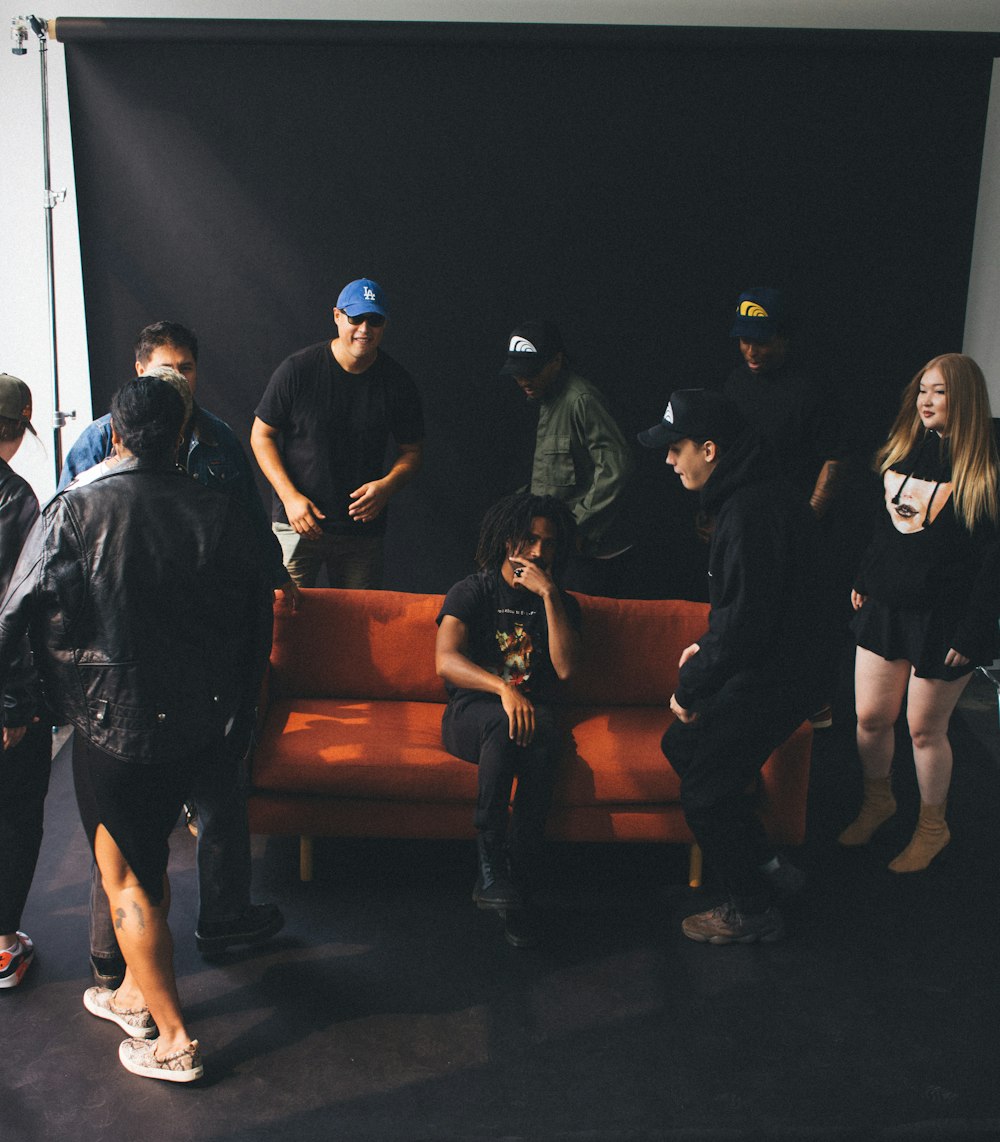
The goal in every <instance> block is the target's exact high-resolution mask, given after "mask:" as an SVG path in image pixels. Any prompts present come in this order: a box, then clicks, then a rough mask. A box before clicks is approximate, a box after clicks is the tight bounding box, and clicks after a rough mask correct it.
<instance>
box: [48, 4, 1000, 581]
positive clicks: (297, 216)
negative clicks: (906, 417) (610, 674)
mask: <svg viewBox="0 0 1000 1142" xmlns="http://www.w3.org/2000/svg"><path fill="white" fill-rule="evenodd" d="M57 36H58V38H59V39H60V40H61V41H63V42H64V43H65V44H66V58H67V71H68V78H69V93H70V111H71V121H72V132H73V146H74V161H75V166H76V179H77V194H78V201H79V216H80V230H81V248H82V254H83V273H84V293H85V299H86V312H87V329H88V337H89V343H90V361H91V376H92V386H93V393H94V405H95V412H96V413H100V412H103V411H104V410H105V409H106V407H107V403H108V398H109V396H110V394H111V393H112V391H113V390H114V389H115V388H116V387H117V385H118V384H119V383H121V382H122V381H123V380H124V379H125V378H126V377H128V376H130V375H131V372H132V360H131V346H132V342H133V340H134V337H135V334H136V332H137V331H138V330H139V329H140V328H141V327H142V326H143V325H144V324H146V323H148V322H150V321H154V320H159V319H164V318H168V319H172V320H177V321H181V322H184V323H185V324H188V325H191V326H192V327H194V328H195V329H196V330H197V332H198V333H199V336H200V338H201V342H202V352H201V360H200V368H199V372H200V382H199V392H198V397H199V400H200V401H201V402H202V403H203V404H204V405H205V406H206V407H207V408H209V409H211V410H212V411H214V412H216V413H218V414H219V415H221V416H222V417H223V418H224V419H226V420H227V421H229V423H230V424H232V425H233V427H234V428H235V430H236V431H237V433H238V434H239V436H240V437H241V439H243V440H247V438H248V434H249V427H250V423H251V420H252V417H253V411H254V408H255V406H256V403H257V401H258V399H259V396H260V394H261V392H262V390H263V388H264V385H265V384H266V382H267V379H268V377H269V376H270V374H271V371H272V370H273V369H274V367H275V366H276V365H277V364H278V362H279V361H280V360H281V359H282V358H283V357H284V356H286V355H287V354H288V353H290V352H292V351H293V350H295V349H298V348H302V347H304V346H305V345H308V344H311V343H313V342H316V341H320V340H322V339H324V338H327V337H329V336H331V334H332V331H333V326H332V318H331V312H330V311H331V308H332V306H333V303H334V301H335V300H336V297H337V293H338V292H339V289H340V287H341V286H342V285H343V284H344V283H345V282H347V281H349V280H351V279H352V278H356V277H361V276H370V277H373V278H375V279H376V280H378V281H379V282H380V283H381V284H382V285H383V286H384V288H385V289H386V290H387V292H388V294H389V298H390V302H391V306H392V320H391V323H390V328H389V330H388V331H387V334H386V339H385V341H384V342H383V344H384V346H385V348H386V349H387V350H388V351H389V352H390V353H391V354H392V355H393V356H395V357H396V358H397V359H398V360H400V361H401V362H402V363H403V364H404V365H405V366H406V367H407V368H408V369H409V370H410V371H411V372H412V373H413V374H414V376H415V377H416V378H417V381H418V384H419V385H420V388H421V390H422V393H423V396H424V401H425V408H426V414H427V425H428V439H427V443H426V457H425V466H424V471H423V473H422V474H421V476H420V477H419V479H418V481H417V482H416V483H415V484H413V485H412V486H411V487H410V488H408V489H407V490H406V491H405V492H403V493H401V494H400V496H399V497H398V498H397V499H396V500H395V501H394V503H393V505H392V508H391V520H390V529H389V537H388V545H389V546H388V554H389V558H388V566H387V580H386V585H387V586H390V587H397V588H402V589H409V590H430V591H440V590H445V589H447V587H448V586H449V585H450V584H451V583H452V582H453V581H454V580H455V579H457V578H458V577H460V576H461V575H462V574H465V573H466V572H467V570H468V569H469V565H470V561H471V555H472V551H473V548H474V544H475V536H476V532H477V529H478V524H479V519H480V518H481V515H482V512H483V510H484V509H485V508H486V507H487V506H488V505H489V504H490V503H491V502H493V501H494V500H495V499H496V498H497V497H498V496H499V495H501V494H502V493H504V492H505V491H509V490H512V489H514V488H516V487H518V486H520V485H522V484H523V483H525V481H526V479H527V476H528V463H529V460H530V454H531V447H532V434H533V424H532V413H533V410H532V409H531V408H530V407H529V406H527V405H526V404H525V403H524V402H523V398H521V395H520V393H519V392H518V391H517V390H516V388H515V387H514V386H513V384H512V383H511V382H510V381H509V380H502V379H498V377H497V375H496V374H497V369H498V367H499V365H500V363H501V362H502V359H503V355H504V349H505V345H506V339H507V335H508V333H509V331H510V329H511V328H512V327H513V326H514V325H515V324H516V323H517V322H518V321H520V320H522V319H523V318H525V317H532V316H546V317H550V318H552V319H553V320H555V321H557V322H558V323H559V324H560V326H561V327H562V331H563V334H564V337H565V339H566V342H567V345H568V346H569V350H570V354H571V356H572V357H573V359H574V361H575V363H576V364H577V366H578V368H579V371H581V372H582V373H583V374H584V375H585V376H588V377H589V378H590V379H592V380H593V381H595V382H596V383H597V384H599V385H600V386H601V387H602V388H603V389H604V390H605V392H606V393H607V394H608V396H609V398H610V400H611V402H612V404H613V406H614V407H615V409H616V411H617V413H618V415H619V417H620V419H621V421H622V424H623V427H624V428H625V429H626V431H627V432H628V433H631V434H634V432H635V431H636V430H637V429H639V428H642V427H645V426H646V425H648V424H651V423H653V422H654V421H655V420H657V419H659V417H660V415H661V414H662V412H663V408H664V407H665V405H666V401H667V397H668V396H669V393H670V392H671V391H672V390H673V389H674V388H679V387H688V386H692V385H703V384H704V385H718V384H721V382H722V380H723V379H724V377H725V375H726V373H727V372H728V370H729V368H731V367H732V365H733V364H734V362H735V355H734V347H733V345H732V343H731V342H730V340H729V338H728V330H729V325H730V322H731V314H732V311H733V307H734V304H735V300H736V297H737V295H738V293H739V292H740V291H741V290H742V289H743V288H745V287H746V286H749V285H758V284H768V285H779V286H783V287H784V288H785V289H786V290H788V291H789V292H790V293H791V294H792V296H793V297H794V298H795V299H796V301H797V303H798V309H799V312H800V315H801V325H800V328H799V330H798V338H797V339H798V342H799V345H800V347H801V349H802V351H803V352H804V353H806V354H807V355H810V356H812V357H813V358H815V360H816V362H817V363H818V365H820V366H821V367H823V368H824V369H825V370H827V371H828V372H829V374H830V376H831V381H830V400H831V405H832V406H833V405H835V406H836V407H837V409H838V410H840V411H841V412H842V413H844V414H845V415H846V417H847V419H848V422H849V423H850V424H851V426H852V428H853V430H854V433H855V436H856V443H857V447H858V449H859V450H860V451H862V452H863V451H864V450H866V449H868V448H870V447H872V445H873V444H874V443H876V442H877V440H878V439H879V438H880V437H881V435H882V434H883V433H884V431H885V429H886V427H887V424H888V421H889V419H890V417H891V414H892V413H893V412H894V410H895V407H896V403H897V400H898V394H899V391H900V389H901V387H902V386H903V384H904V383H905V382H906V381H907V380H908V379H909V377H910V376H911V375H912V374H913V372H914V371H915V370H916V368H918V367H919V366H920V365H921V364H922V363H923V362H924V361H926V360H927V359H928V358H930V357H931V356H933V355H935V354H937V353H940V352H945V351H950V350H954V349H956V348H958V347H960V345H961V340H962V331H963V324H964V314H965V299H966V292H967V286H968V274H969V263H970V257H971V249H972V237H973V226H974V221H975V209H976V201H977V193H978V183H979V170H980V162H981V155H982V145H983V132H984V126H985V117H986V109H987V102H988V95H989V83H990V75H991V69H992V59H993V56H994V54H996V52H997V43H996V40H997V37H986V36H966V35H957V36H947V35H939V34H934V35H921V34H915V33H914V34H905V35H904V34H900V35H888V34H884V33H883V34H868V33H864V34H862V33H832V32H831V33H818V32H817V33H802V32H798V33H793V32H788V33H778V32H766V33H762V32H759V31H758V32H752V31H749V30H740V29H717V30H715V29H694V30H692V29H663V28H657V29H653V28H617V27H586V28H580V27H554V26H531V27H520V26H510V25H503V26H499V25H456V24H419V25H416V24H360V23H350V24H333V23H331V24H317V23H313V22H306V23H304V24H295V23H294V22H291V23H285V22H275V21H221V22H218V21H207V20H205V21H188V22H184V21H153V20H134V21H132V20H59V21H58V22H57ZM636 451H637V453H639V452H642V450H640V449H638V447H637V449H636ZM638 459H639V461H640V468H639V475H638V478H637V484H636V488H635V495H634V500H635V503H634V505H633V506H634V509H635V512H636V515H637V517H638V518H639V520H640V521H641V530H642V534H643V540H644V543H643V557H644V560H645V566H646V578H647V583H648V586H649V590H648V591H647V593H650V594H662V595H689V596H694V597H698V596H699V595H700V594H701V593H702V579H701V576H702V570H703V565H702V562H701V559H702V552H701V550H700V549H699V546H698V544H697V541H696V540H695V539H694V538H693V532H692V529H691V527H690V517H691V507H690V504H689V502H688V500H687V498H686V496H685V495H684V494H683V493H682V492H681V491H680V489H679V487H678V486H677V485H676V481H675V480H674V478H673V477H672V476H671V474H670V473H669V471H667V470H666V469H664V468H663V466H662V458H660V457H652V456H650V455H647V454H642V455H640V456H639V457H638Z"/></svg>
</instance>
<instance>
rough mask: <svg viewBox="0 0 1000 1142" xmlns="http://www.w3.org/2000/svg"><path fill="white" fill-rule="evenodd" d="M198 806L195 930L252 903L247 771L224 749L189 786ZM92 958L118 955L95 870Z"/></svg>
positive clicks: (239, 759)
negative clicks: (197, 896) (197, 898)
mask: <svg viewBox="0 0 1000 1142" xmlns="http://www.w3.org/2000/svg"><path fill="white" fill-rule="evenodd" d="M192 798H193V800H194V802H195V804H196V805H197V806H198V892H199V909H198V928H199V930H200V929H201V928H202V927H203V926H204V925H205V924H219V923H224V922H226V921H229V920H235V919H237V918H238V917H239V916H241V915H242V914H243V912H244V911H245V910H246V909H247V907H248V906H249V904H250V827H249V825H248V823H247V769H246V764H245V762H244V760H243V758H242V757H236V756H234V755H233V754H231V753H229V752H228V751H226V750H223V751H222V756H220V757H219V759H218V760H217V761H216V762H214V763H213V764H212V765H209V766H206V767H205V768H204V769H203V770H201V771H200V772H199V773H198V774H197V776H196V778H195V781H194V784H193V785H192ZM90 954H91V956H93V957H96V958H112V957H115V956H118V955H119V951H118V941H117V940H116V939H115V933H114V928H113V926H112V922H111V910H110V907H109V905H108V898H107V896H106V895H105V892H104V888H103V886H102V885H101V875H100V873H99V872H98V870H97V867H96V865H95V867H94V871H93V878H92V880H91V885H90Z"/></svg>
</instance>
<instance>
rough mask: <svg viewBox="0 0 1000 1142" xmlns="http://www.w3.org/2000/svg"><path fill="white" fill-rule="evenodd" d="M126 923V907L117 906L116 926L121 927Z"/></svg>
mask: <svg viewBox="0 0 1000 1142" xmlns="http://www.w3.org/2000/svg"><path fill="white" fill-rule="evenodd" d="M124 923H125V909H124V908H116V909H115V927H116V928H119V929H120V928H121V927H122V925H123V924H124Z"/></svg>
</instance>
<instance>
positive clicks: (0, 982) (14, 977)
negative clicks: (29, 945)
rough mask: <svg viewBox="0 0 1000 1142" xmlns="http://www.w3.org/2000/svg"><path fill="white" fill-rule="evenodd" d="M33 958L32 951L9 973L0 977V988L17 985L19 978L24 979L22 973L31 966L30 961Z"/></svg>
mask: <svg viewBox="0 0 1000 1142" xmlns="http://www.w3.org/2000/svg"><path fill="white" fill-rule="evenodd" d="M34 958H35V955H34V952H32V954H31V955H30V956H28V957H27V958H26V959H23V960H22V961H21V963H19V964H18V965H17V967H16V968H15V969H14V971H13V972H12V973H11V974H10V975H7V976H4V978H3V979H0V988H4V987H17V985H18V984H19V983H20V982H21V980H22V979H24V973H25V972H26V971H27V970H28V968H30V967H31V963H32V960H34Z"/></svg>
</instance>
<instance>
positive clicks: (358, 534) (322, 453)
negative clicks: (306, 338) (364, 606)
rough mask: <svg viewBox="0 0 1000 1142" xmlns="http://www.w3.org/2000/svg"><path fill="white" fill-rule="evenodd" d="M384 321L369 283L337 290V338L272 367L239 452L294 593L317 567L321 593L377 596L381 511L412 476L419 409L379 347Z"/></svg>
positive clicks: (379, 293)
mask: <svg viewBox="0 0 1000 1142" xmlns="http://www.w3.org/2000/svg"><path fill="white" fill-rule="evenodd" d="M388 317H389V309H388V305H387V302H386V298H385V293H384V292H383V290H382V287H381V286H379V285H378V283H377V282H374V281H372V280H371V278H359V279H358V280H357V281H353V282H350V283H349V284H348V285H346V286H344V288H343V289H342V290H341V291H340V296H339V297H338V298H337V304H336V306H335V307H334V310H333V320H334V323H335V324H336V326H337V336H336V337H335V338H334V339H333V340H332V341H320V342H319V343H317V344H315V345H310V346H309V347H308V348H306V349H301V350H299V352H297V353H293V354H292V355H291V356H290V357H288V358H286V360H284V361H282V363H281V364H280V365H279V366H278V367H277V369H275V371H274V374H273V376H272V377H271V379H270V381H269V382H268V385H267V388H266V389H265V390H264V395H263V396H262V397H261V400H260V404H259V405H258V406H257V410H256V416H255V418H254V422H253V428H252V430H251V433H250V446H251V447H252V448H253V452H254V455H255V456H256V457H257V463H258V464H259V465H260V467H261V471H262V472H263V473H264V475H265V476H266V477H267V479H268V481H269V483H270V484H271V487H272V488H273V489H274V505H273V510H272V515H271V518H272V521H273V522H272V526H273V528H274V532H275V534H276V535H277V537H278V539H279V541H280V543H281V547H282V552H283V554H284V557H285V566H286V567H287V569H288V573H289V575H291V577H292V578H293V579H294V580H295V582H296V583H297V584H298V585H299V586H300V587H312V586H315V583H316V579H317V576H318V575H319V572H320V569H321V567H323V566H324V565H325V566H326V569H327V574H328V576H329V580H330V585H331V586H332V587H347V588H354V589H371V588H378V587H380V586H381V583H382V540H383V535H384V533H385V527H386V516H385V509H386V505H387V504H388V502H389V500H390V499H391V498H392V496H393V495H395V493H396V492H398V491H399V489H400V488H401V487H403V485H404V484H406V483H407V482H408V481H409V480H410V479H412V477H413V476H414V474H415V473H416V472H417V470H418V469H419V467H420V460H421V453H422V448H423V444H422V442H423V437H424V417H423V407H422V404H421V400H420V394H419V392H418V391H417V387H416V385H415V384H414V383H413V378H412V377H411V376H410V374H409V373H408V372H406V370H405V369H403V368H402V366H401V365H399V364H397V362H396V361H394V360H393V358H392V357H390V356H389V354H388V353H386V352H385V351H384V350H382V349H381V348H380V344H381V341H382V336H383V334H384V333H385V329H386V323H387V321H388ZM390 436H391V437H392V439H393V442H394V444H395V446H396V458H395V461H394V462H393V464H392V466H391V467H390V468H389V471H388V472H386V471H384V468H385V451H386V447H387V445H388V442H389V437H390Z"/></svg>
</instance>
